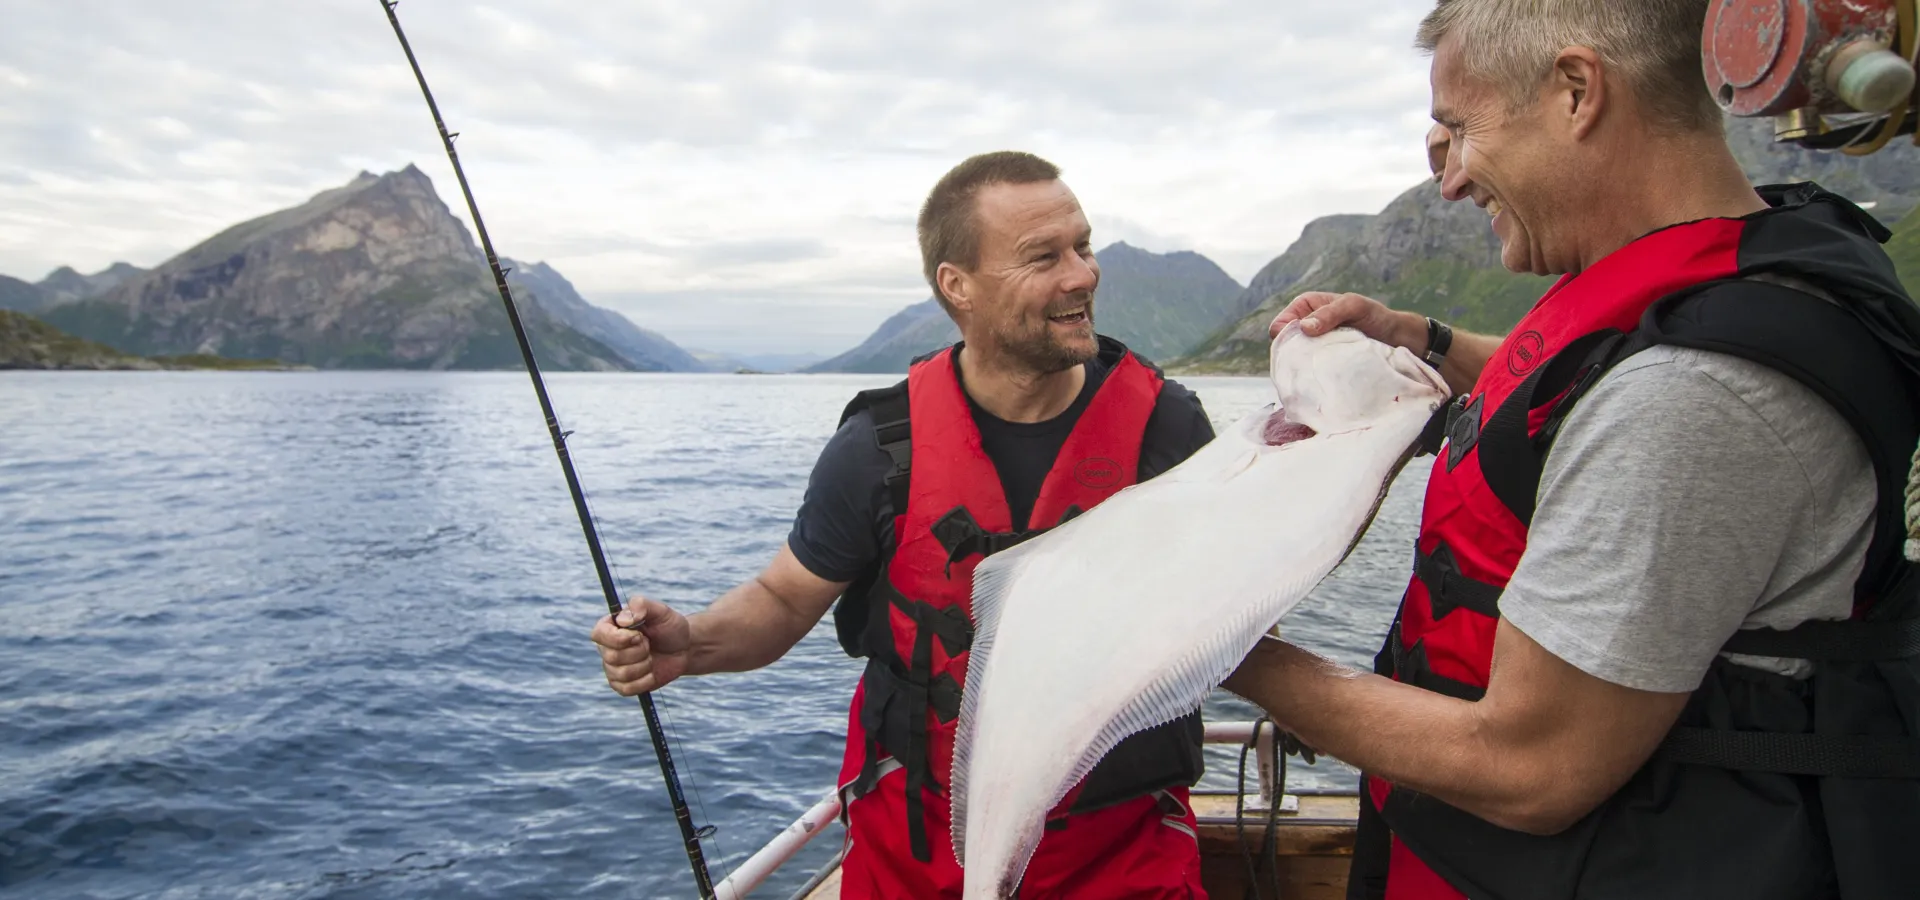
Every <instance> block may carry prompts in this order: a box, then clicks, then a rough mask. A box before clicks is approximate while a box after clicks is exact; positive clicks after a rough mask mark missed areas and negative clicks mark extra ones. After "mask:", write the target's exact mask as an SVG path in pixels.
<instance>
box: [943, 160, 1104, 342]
mask: <svg viewBox="0 0 1920 900" xmlns="http://www.w3.org/2000/svg"><path fill="white" fill-rule="evenodd" d="M974 204H975V205H974V226H975V227H976V228H977V229H979V237H980V245H979V246H980V255H979V263H978V264H977V265H975V266H974V267H973V268H972V270H971V271H968V270H966V269H963V268H960V267H959V266H955V265H953V264H951V263H943V264H942V265H941V267H940V273H939V279H940V286H941V288H942V289H943V291H944V292H945V294H946V295H947V298H948V299H949V300H950V301H951V302H952V304H953V306H954V308H955V309H956V310H957V311H959V312H960V313H961V315H960V316H959V320H960V327H961V332H962V334H963V336H964V337H965V338H966V341H967V346H968V347H969V348H970V349H972V350H977V351H979V352H980V353H982V354H983V355H986V356H990V357H994V358H996V359H1002V360H1005V361H1007V362H1010V363H1013V364H1015V365H1017V366H1019V367H1021V368H1025V369H1027V370H1029V371H1031V372H1033V373H1034V374H1041V375H1046V374H1052V373H1054V372H1062V371H1066V370H1067V369H1070V368H1072V367H1074V366H1077V365H1079V364H1081V363H1083V362H1086V361H1087V360H1089V359H1092V358H1093V357H1094V354H1095V353H1097V352H1098V351H1099V345H1098V343H1097V342H1096V340H1095V338H1094V333H1093V296H1094V290H1095V288H1097V287H1098V286H1099V284H1100V264H1099V263H1098V262H1096V261H1095V260H1094V258H1093V229H1092V227H1091V226H1089V225H1088V224H1087V217H1086V214H1085V213H1083V212H1081V210H1080V201H1079V200H1078V199H1076V198H1075V197H1074V196H1073V192H1072V191H1070V190H1068V189H1067V186H1066V185H1065V184H1064V183H1062V182H1060V181H1057V180H1056V181H1043V182H1034V183H1030V184H1007V183H1000V184H990V185H986V186H985V187H982V188H981V189H980V190H979V192H978V193H977V194H976V195H975V198H974Z"/></svg>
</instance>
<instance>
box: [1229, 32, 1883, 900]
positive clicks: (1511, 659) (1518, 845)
mask: <svg viewBox="0 0 1920 900" xmlns="http://www.w3.org/2000/svg"><path fill="white" fill-rule="evenodd" d="M1706 7H1707V0H1615V2H1611V3H1594V2H1592V0H1442V2H1441V3H1440V4H1439V5H1438V6H1437V8H1436V9H1435V10H1434V11H1433V12H1432V13H1431V14H1430V15H1429V16H1428V17H1427V18H1426V20H1425V21H1424V22H1423V23H1422V25H1421V28H1420V33H1419V45H1420V46H1421V47H1422V48H1423V49H1425V50H1426V51H1428V52H1430V53H1431V54H1432V58H1433V63H1432V89H1433V98H1432V100H1433V116H1434V119H1435V120H1436V121H1437V122H1438V123H1439V124H1440V126H1441V127H1442V128H1443V129H1444V132H1442V133H1437V134H1436V135H1435V138H1436V139H1435V140H1434V142H1433V144H1432V146H1433V148H1434V149H1435V151H1436V153H1435V157H1434V158H1435V163H1436V166H1435V167H1436V171H1437V174H1438V177H1439V179H1440V184H1441V190H1442V192H1443V194H1444V195H1445V196H1446V198H1447V199H1449V200H1453V201H1461V200H1469V201H1472V202H1473V203H1474V204H1476V205H1477V206H1480V207H1482V208H1484V209H1486V211H1487V212H1488V214H1489V215H1490V216H1491V227H1492V229H1493V232H1494V234H1495V235H1497V236H1498V238H1499V240H1500V243H1501V258H1502V261H1503V262H1504V264H1505V265H1506V267H1507V268H1509V269H1511V270H1513V271H1516V272H1534V273H1537V274H1543V275H1544V274H1558V275H1561V276H1563V277H1562V279H1561V280H1560V282H1559V283H1558V284H1556V285H1555V286H1554V287H1553V288H1552V289H1551V290H1549V292H1548V293H1547V295H1546V296H1545V297H1544V298H1543V299H1542V300H1541V301H1540V302H1539V303H1538V304H1537V305H1536V306H1535V307H1534V308H1533V310H1532V311H1531V312H1529V313H1528V314H1527V316H1526V317H1525V318H1524V319H1523V320H1522V321H1521V322H1520V323H1519V324H1518V325H1517V326H1516V327H1515V328H1514V329H1513V331H1512V332H1511V333H1510V334H1509V335H1507V336H1506V337H1505V338H1498V337H1492V336H1481V335H1470V334H1465V333H1451V332H1449V331H1448V330H1447V329H1445V328H1444V327H1443V326H1439V325H1438V324H1437V323H1434V322H1432V321H1431V320H1427V319H1423V318H1422V317H1420V316H1418V315H1414V314H1412V313H1408V312H1401V311H1395V310H1393V309H1390V308H1388V307H1386V306H1385V305H1383V304H1381V303H1379V302H1377V301H1374V300H1372V299H1369V298H1367V297H1363V296H1359V295H1355V294H1327V293H1309V294H1303V295H1301V296H1300V297H1298V298H1296V299H1295V300H1294V301H1293V302H1292V303H1291V304H1290V305H1289V306H1288V307H1287V308H1286V309H1285V310H1284V311H1282V312H1281V313H1280V315H1279V316H1278V317H1277V318H1276V319H1275V321H1274V323H1273V330H1274V333H1275V334H1276V335H1277V336H1280V337H1281V339H1282V340H1286V336H1287V335H1289V334H1292V333H1294V332H1298V333H1302V334H1305V335H1309V336H1313V335H1325V334H1328V333H1329V332H1332V331H1333V330H1334V329H1337V328H1346V329H1355V330H1358V331H1359V332H1361V333H1364V334H1365V335H1367V336H1369V337H1371V338H1374V339H1376V340H1378V341H1381V342H1384V343H1386V344H1390V345H1395V346H1398V347H1403V348H1407V349H1408V350H1411V351H1412V352H1414V353H1416V354H1422V355H1425V356H1426V357H1427V359H1428V361H1429V362H1430V363H1434V364H1436V365H1437V366H1438V370H1439V372H1440V374H1441V375H1442V376H1444V378H1445V380H1446V382H1447V383H1448V385H1449V386H1450V388H1451V389H1452V392H1453V393H1455V394H1456V395H1457V398H1456V400H1455V401H1454V403H1453V404H1452V405H1451V407H1450V409H1451V413H1450V416H1451V420H1450V423H1449V425H1448V427H1447V428H1446V430H1445V434H1446V444H1445V446H1444V447H1440V448H1438V449H1437V454H1436V455H1437V458H1436V460H1435V464H1434V469H1433V474H1432V476H1431V479H1430V480H1429V482H1428V486H1427V494H1426V501H1425V506H1424V514H1423V521H1422V525H1421V531H1420V536H1419V540H1418V544H1417V547H1416V554H1415V566H1414V574H1413V577H1412V578H1411V580H1410V582H1409V585H1408V588H1407V590H1406V593H1405V595H1404V599H1403V601H1402V605H1401V609H1400V612H1399V615H1398V616H1397V618H1396V620H1395V622H1394V624H1393V627H1392V628H1391V630H1390V632H1389V634H1388V636H1387V642H1386V646H1385V648H1383V649H1382V651H1381V653H1380V655H1379V657H1378V658H1377V661H1376V668H1375V671H1376V672H1377V673H1378V674H1376V675H1366V674H1362V673H1359V672H1355V671H1352V670H1350V669H1347V668H1345V667H1343V666H1340V665H1337V664H1335V663H1332V662H1330V661H1328V660H1325V659H1322V658H1320V657H1317V656H1315V655H1313V654H1311V653H1309V652H1307V651H1305V650H1301V649H1299V648H1297V647H1294V646H1291V645H1289V644H1287V643H1285V642H1283V641H1281V640H1278V639H1266V640H1262V641H1260V642H1259V644H1258V645H1257V646H1256V647H1255V649H1254V651H1253V653H1251V654H1250V655H1249V656H1248V657H1247V658H1246V660H1245V661H1244V663H1242V664H1241V666H1240V667H1239V669H1238V671H1237V672H1235V673H1234V674H1233V675H1232V677H1230V678H1229V679H1228V680H1227V681H1226V684H1225V686H1226V687H1227V688H1228V689H1230V690H1232V691H1234V692H1236V693H1239V694H1241V695H1243V696H1246V697H1248V698H1249V699H1252V700H1254V701H1255V702H1257V703H1259V704H1260V705H1261V706H1262V707H1264V708H1265V709H1266V710H1267V711H1268V712H1269V713H1270V714H1271V715H1272V716H1273V718H1274V719H1275V720H1276V721H1277V722H1278V723H1280V725H1281V726H1282V727H1284V728H1286V729H1288V730H1290V731H1292V732H1294V733H1295V734H1297V735H1298V736H1299V737H1300V739H1301V740H1303V741H1304V742H1305V743H1307V744H1309V745H1311V746H1313V747H1316V748H1318V749H1320V750H1321V751H1323V752H1326V753H1329V754H1331V755H1333V756H1336V757H1338V758H1340V759H1343V760H1345V761H1347V762H1350V763H1352V764H1354V765H1356V766H1358V767H1360V768H1361V769H1362V770H1363V771H1365V772H1366V776H1365V778H1364V780H1363V784H1362V792H1361V793H1362V798H1361V807H1362V833H1361V837H1360V841H1359V845H1358V847H1357V848H1356V854H1355V859H1354V867H1353V877H1352V879H1351V884H1350V894H1349V896H1351V897H1356V898H1363V897H1386V898H1392V900H1412V898H1458V897H1464V896H1471V897H1476V898H1483V897H1484V898H1517V897H1526V898H1532V897H1550V898H1560V897H1566V898H1571V897H1581V898H1615V897H1618V898H1628V897H1631V898H1693V897H1742V898H1776V897H1777V898H1802V897H1807V898H1812V897H1841V896H1844V897H1848V898H1881V897H1887V898H1891V897H1912V896H1916V895H1920V853H1916V852H1914V847H1913V845H1912V841H1913V836H1914V835H1916V834H1920V741H1916V737H1915V736H1916V735H1917V734H1920V661H1917V660H1916V658H1915V654H1916V652H1920V628H1916V627H1915V622H1916V618H1915V617H1916V615H1920V601H1917V600H1916V585H1920V578H1917V577H1916V575H1917V573H1916V572H1915V566H1914V564H1913V563H1911V562H1909V561H1907V560H1905V559H1903V558H1902V557H1901V556H1900V552H1899V545H1900V540H1899V538H1900V537H1901V536H1902V535H1901V532H1902V528H1901V525H1900V521H1899V515H1900V513H1899V508H1900V484H1901V483H1902V482H1903V481H1904V463H1905V461H1906V458H1907V456H1908V455H1909V454H1911V453H1912V450H1913V447H1914V443H1915V440H1916V439H1917V438H1920V426H1917V425H1916V421H1915V415H1916V408H1917V407H1920V402H1917V401H1920V376H1916V372H1920V351H1917V350H1916V348H1920V311H1916V309H1915V307H1914V305H1913V302H1912V301H1911V300H1910V299H1909V298H1908V297H1907V295H1906V293H1905V291H1904V289H1903V288H1902V287H1901V285H1900V283H1899V281H1898V280H1897V279H1896V278H1895V277H1894V273H1893V267H1892V265H1891V263H1890V262H1889V260H1888V259H1887V257H1886V255H1885V254H1884V252H1883V251H1882V250H1881V248H1880V246H1879V244H1880V242H1882V241H1884V240H1885V239H1886V237H1887V232H1886V230H1885V229H1884V228H1883V227H1882V226H1880V225H1879V224H1878V223H1877V222H1875V221H1874V220H1873V219H1871V217H1869V216H1868V215H1867V214H1865V213H1863V212H1860V211H1859V210H1858V209H1857V208H1855V207H1854V206H1853V205H1852V204H1850V203H1848V202H1846V201H1845V200H1843V199H1841V198H1839V197H1836V196H1834V195H1831V194H1828V193H1825V192H1823V191H1820V190H1818V189H1817V188H1815V187H1813V186H1811V185H1793V186H1785V187H1770V188H1761V189H1758V190H1756V189H1755V188H1754V187H1753V186H1751V185H1750V184H1749V183H1748V182H1747V180H1746V178H1745V177H1744V175H1743V174H1742V172H1741V169H1740V166H1739V164H1738V163H1737V162H1735V160H1734V157H1733V155H1732V153H1731V152H1730V151H1729V149H1728V147H1727V144H1726V141H1725V137H1724V133H1723V130H1722V118H1721V112H1720V110H1719V108H1718V107H1717V106H1716V104H1715V101H1714V99H1713V98H1712V97H1711V96H1709V94H1708V92H1707V90H1706V88H1705V86H1704V84H1703V79H1702V77H1701V56H1700V37H1699V35H1700V34H1701V25H1702V21H1703V18H1704V16H1705V11H1706ZM1276 352H1278V351H1276ZM1436 443H1437V442H1436ZM1288 500H1289V498H1287V497H1283V496H1282V497H1274V498H1273V502H1275V503H1286V502H1288ZM1383 676H1384V677H1383Z"/></svg>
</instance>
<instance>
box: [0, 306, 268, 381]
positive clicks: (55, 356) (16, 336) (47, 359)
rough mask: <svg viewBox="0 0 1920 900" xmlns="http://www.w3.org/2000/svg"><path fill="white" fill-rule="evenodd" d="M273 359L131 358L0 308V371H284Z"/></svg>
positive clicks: (194, 355)
mask: <svg viewBox="0 0 1920 900" xmlns="http://www.w3.org/2000/svg"><path fill="white" fill-rule="evenodd" d="M285 368H287V366H286V365H285V364H284V363H280V362H277V361H274V360H261V359H228V358H227V357H224V356H209V355H207V354H204V353H196V354H188V355H185V356H156V357H152V358H146V357H140V356H132V355H129V354H125V353H122V352H120V351H118V350H115V349H113V348H112V347H109V346H107V345H105V344H99V343H95V342H93V341H89V340H87V339H85V338H79V337H75V336H73V335H71V334H68V333H66V332H64V331H61V330H60V329H58V328H55V327H53V326H52V325H49V324H47V323H45V322H42V321H40V320H39V319H36V318H34V317H32V316H29V315H27V314H26V313H21V312H14V311H11V310H5V309H0V369H222V370H266V369H285Z"/></svg>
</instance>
